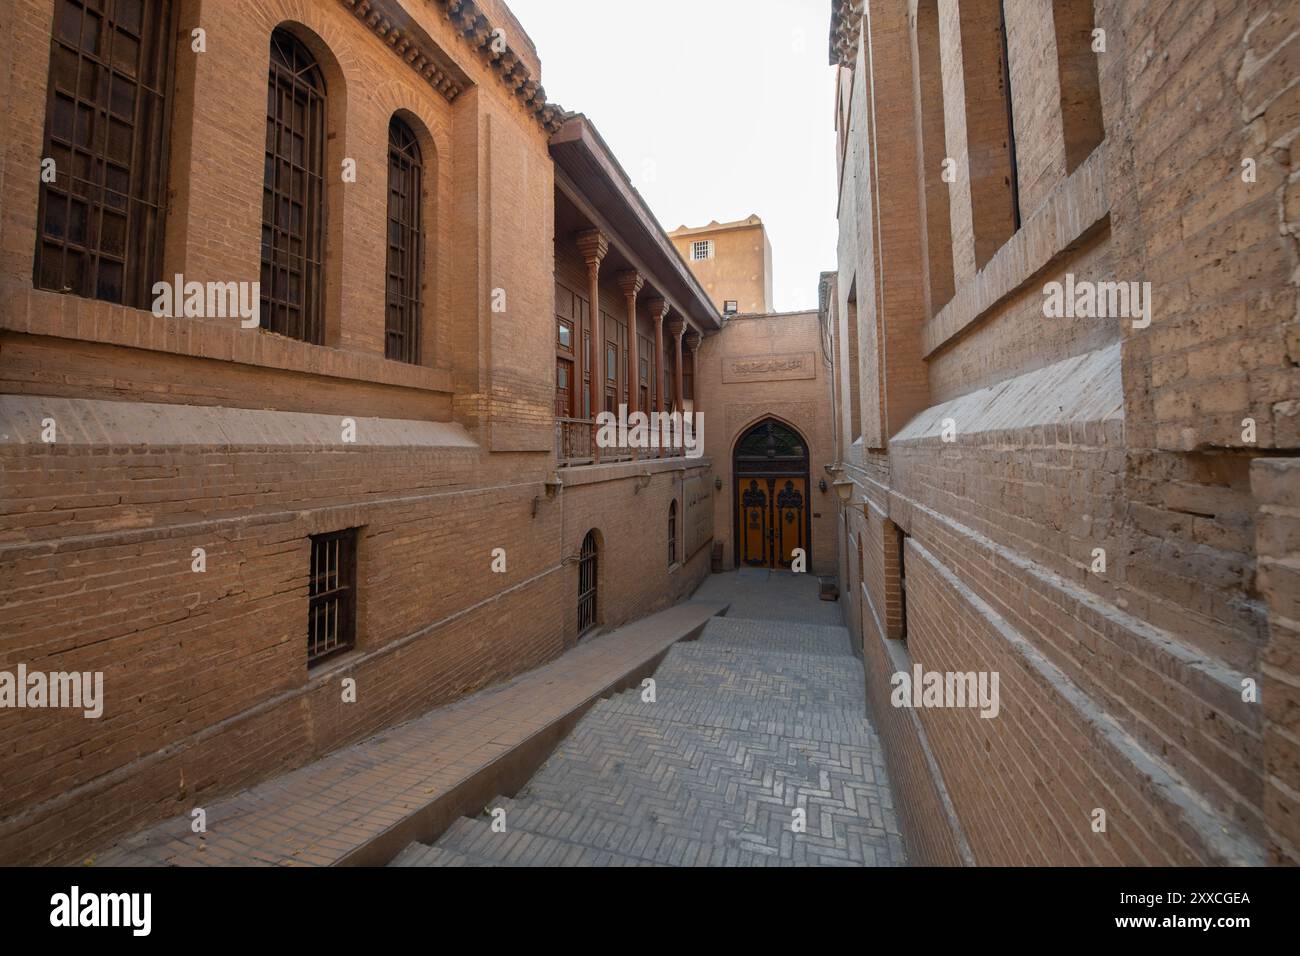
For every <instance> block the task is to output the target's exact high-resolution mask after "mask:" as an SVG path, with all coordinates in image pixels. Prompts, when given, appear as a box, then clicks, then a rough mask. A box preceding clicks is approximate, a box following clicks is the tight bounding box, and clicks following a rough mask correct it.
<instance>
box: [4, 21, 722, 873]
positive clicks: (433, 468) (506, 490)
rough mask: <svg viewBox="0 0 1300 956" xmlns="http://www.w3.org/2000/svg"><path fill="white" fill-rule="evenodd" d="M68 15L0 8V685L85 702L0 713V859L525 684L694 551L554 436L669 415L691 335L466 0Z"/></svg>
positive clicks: (681, 294)
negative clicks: (27, 676) (100, 693)
mask: <svg viewBox="0 0 1300 956" xmlns="http://www.w3.org/2000/svg"><path fill="white" fill-rule="evenodd" d="M98 7H99V5H91V4H82V3H79V2H76V0H33V2H27V3H21V4H5V5H4V6H3V10H0V63H2V64H4V68H3V70H0V108H3V111H4V113H5V116H6V131H5V137H4V142H3V155H2V156H0V195H2V196H3V207H2V208H3V212H2V214H0V286H2V288H0V393H3V394H0V469H2V476H0V482H2V485H3V487H2V489H0V516H2V517H0V633H2V635H3V640H2V641H0V671H5V672H9V673H13V672H14V671H15V670H16V669H17V668H18V666H19V665H23V666H25V667H26V668H27V669H29V670H31V671H38V670H39V671H62V672H72V671H78V672H83V671H84V672H102V674H103V675H104V707H103V713H102V716H101V717H99V718H98V719H85V718H83V716H82V715H81V713H80V712H74V711H70V710H66V709H64V710H59V709H43V710H23V711H19V710H12V709H6V710H3V711H0V781H3V785H0V860H3V861H4V862H7V863H13V862H48V861H67V860H69V859H76V858H77V854H80V853H83V852H85V851H86V850H88V849H90V848H93V847H95V846H98V845H102V844H103V843H105V842H106V841H108V840H110V839H111V838H113V837H114V836H115V835H117V834H119V833H121V832H124V831H125V830H128V829H131V828H133V827H137V826H140V825H143V824H145V823H148V822H150V821H153V820H157V819H161V818H163V817H166V816H169V815H172V814H175V813H177V812H179V810H178V808H180V809H181V810H183V809H185V808H188V807H190V806H194V805H199V804H201V802H202V801H204V800H206V799H208V798H209V797H212V796H214V795H216V794H220V793H228V792H230V791H231V790H233V789H238V788H240V787H242V786H245V785H247V784H249V783H251V782H253V781H256V780H258V779H261V778H263V777H266V776H267V775H268V774H270V773H272V772H274V771H282V770H284V769H287V768H290V767H293V766H296V765H299V764H302V763H304V762H306V761H308V760H311V759H312V758H314V757H317V756H319V755H321V754H323V753H326V752H328V751H331V750H334V749H336V748H338V747H340V746H341V745H343V744H345V743H348V742H351V741H355V740H358V739H360V738H362V737H365V736H367V735H369V734H372V733H374V732H375V731H377V730H379V729H381V728H384V727H386V726H388V725H390V724H393V723H394V722H397V721H399V720H402V719H404V718H406V717H410V716H413V715H416V714H419V713H422V712H423V711H426V710H428V709H429V708H431V707H433V706H435V705H438V704H442V703H446V702H449V701H452V700H454V699H457V698H459V697H461V696H463V695H465V694H467V693H469V692H471V691H473V690H475V689H477V688H480V687H483V686H485V685H488V684H491V683H494V682H499V681H501V680H503V679H505V678H507V677H509V676H511V675H513V674H517V673H520V672H522V671H524V670H527V669H529V668H531V667H535V666H537V665H538V664H540V663H542V662H544V661H547V660H548V659H551V658H554V657H555V656H556V655H558V654H560V653H561V652H562V651H563V650H565V649H566V648H568V647H571V646H572V645H573V644H574V643H575V642H576V641H577V640H578V638H579V636H581V635H583V634H590V633H593V632H595V631H598V630H601V629H605V628H610V627H613V626H615V625H617V624H619V623H621V622H624V621H628V620H631V619H633V618H636V617H639V616H641V615H644V614H646V613H648V612H650V611H652V610H654V609H656V608H659V607H663V606H665V605H667V604H670V603H672V602H674V601H676V600H678V599H679V598H681V597H682V596H684V595H687V594H689V593H690V592H691V591H692V590H693V589H694V587H695V586H696V585H697V584H698V582H699V581H700V579H701V577H702V575H704V574H705V573H707V570H708V566H709V562H710V554H711V549H710V547H709V546H708V545H709V541H708V539H707V536H705V537H704V538H701V537H700V536H699V534H698V533H697V532H692V534H689V535H688V534H687V529H688V528H695V529H699V528H705V529H707V528H710V527H711V525H712V511H711V509H712V500H711V498H709V497H706V496H701V495H700V494H699V489H700V488H704V487H708V488H709V489H710V495H711V494H712V476H711V472H710V464H709V461H708V459H707V458H702V457H695V458H687V457H684V456H683V455H682V454H681V453H680V449H679V450H678V453H677V454H676V455H675V456H670V455H669V454H668V453H667V450H665V451H664V453H663V454H662V455H660V454H659V453H657V452H656V454H655V457H654V458H653V460H650V459H648V458H646V457H645V454H644V453H642V455H641V459H640V460H636V461H634V460H632V452H631V451H630V450H629V449H626V448H611V449H601V448H599V447H596V448H593V442H592V435H593V428H592V425H591V410H592V407H593V405H594V407H596V408H600V407H603V406H604V404H605V403H606V402H611V401H612V402H613V404H614V405H617V404H619V403H629V402H630V403H631V404H632V406H633V407H634V408H638V407H639V408H641V409H643V410H649V409H650V408H652V407H656V408H666V407H668V406H672V407H674V408H677V409H678V410H684V409H685V408H686V407H687V406H688V404H689V405H690V407H695V406H696V405H698V403H697V402H696V401H695V400H694V397H693V392H694V386H693V381H692V379H693V376H692V370H693V365H692V354H693V352H694V350H695V349H697V348H698V346H699V343H700V341H701V339H702V338H703V337H704V336H705V335H707V334H710V333H713V332H715V331H716V330H717V329H718V328H719V326H720V323H721V316H720V314H719V312H718V310H717V309H716V308H714V306H713V305H712V304H711V303H710V301H709V299H708V297H707V295H706V294H705V292H704V290H703V289H702V288H701V287H700V285H699V284H698V282H696V280H695V279H694V278H693V276H692V275H691V273H690V271H689V270H688V269H687V268H686V266H685V264H684V263H683V262H682V261H681V259H680V257H679V256H678V255H677V253H676V252H675V250H674V249H673V246H672V244H671V243H670V242H669V241H668V239H667V237H666V236H665V235H664V234H663V232H662V231H661V230H660V229H659V228H658V226H657V225H655V220H654V218H653V216H652V215H651V214H650V213H649V211H648V210H647V209H646V208H645V206H644V204H643V203H642V202H641V200H640V198H639V196H637V195H636V193H635V191H634V190H633V189H632V188H631V186H630V185H629V184H628V181H627V177H626V175H625V174H624V173H623V171H622V169H621V167H620V166H619V165H618V163H617V161H616V160H614V158H613V157H612V156H611V155H610V154H609V152H608V150H607V149H606V148H605V146H604V144H603V143H602V142H601V140H600V137H599V136H598V135H597V134H596V133H595V131H594V129H593V128H592V127H591V126H590V124H589V123H587V122H586V121H585V120H584V119H583V118H582V117H580V116H569V115H567V114H565V113H564V111H562V110H561V109H560V108H558V107H557V106H555V105H554V104H550V103H548V102H547V100H546V97H545V93H544V92H543V91H542V88H541V85H540V82H541V79H540V65H539V61H538V57H537V53H536V51H535V50H534V49H533V47H532V44H531V41H530V40H529V39H528V36H527V34H526V33H525V32H524V31H523V29H522V27H521V26H520V25H519V24H518V23H517V22H516V21H515V20H514V18H513V17H512V15H511V14H510V12H509V10H508V9H507V8H506V7H505V5H504V4H503V3H500V2H498V0H479V2H469V0H430V2H423V0H420V2H408V0H402V2H398V0H329V2H325V0H321V2H302V0H269V2H267V0H258V2H253V0H229V2H226V0H222V2H209V0H203V2H198V0H175V2H163V0H151V2H146V3H143V4H138V5H132V4H127V3H118V4H117V5H116V6H114V7H113V9H112V10H110V11H108V17H107V18H105V17H103V16H101V14H100V13H99V12H98ZM137 8H138V9H137ZM195 31H201V32H195ZM268 91H269V95H268ZM47 159H49V160H53V163H52V164H46V163H43V160H47ZM47 167H48V169H49V171H50V173H51V175H49V176H48V177H47V176H45V172H46V170H47ZM174 276H182V277H183V279H180V280H177V281H179V282H180V283H181V288H180V290H178V291H177V292H176V293H175V300H179V301H180V302H181V303H182V306H183V307H182V308H181V309H175V308H174V305H175V301H174V299H173V295H172V293H170V292H169V293H167V294H166V295H165V296H163V297H162V302H163V306H164V307H163V308H161V309H159V308H155V306H156V305H157V303H156V302H155V299H156V298H157V294H156V293H155V292H154V283H155V282H159V281H165V282H172V280H173V277H174ZM259 280H260V283H261V285H260V296H259V294H257V293H254V294H253V295H252V296H251V298H252V301H253V303H255V304H258V305H259V306H260V308H259V310H258V311H257V313H256V315H255V318H254V320H253V321H252V322H251V323H248V325H249V326H250V327H245V323H244V322H242V321H241V319H240V318H239V317H230V316H235V314H236V313H235V304H236V303H237V302H238V301H239V300H238V296H237V294H234V293H233V290H235V289H236V287H237V285H238V284H239V283H252V282H256V281H259ZM188 283H202V284H204V285H202V286H195V287H194V288H196V289H198V290H199V291H198V292H196V293H195V295H194V296H193V297H192V298H191V296H190V295H189V292H190V288H189V287H188V286H187V285H185V284H188ZM208 283H220V284H222V285H220V286H219V287H217V291H216V292H215V293H214V292H213V291H211V289H210V288H209V286H208V285H207V284H208ZM225 283H231V285H230V286H229V289H230V290H232V296H233V297H232V298H230V299H229V304H230V309H229V311H217V310H216V308H215V305H214V304H213V303H214V302H215V303H216V304H220V305H225V304H227V300H226V299H225V297H224V296H225V293H224V291H223V290H225V289H226V288H227V287H226V286H225V285H224V284H225ZM244 288H249V287H248V286H246V287H244ZM593 302H598V303H599V308H598V309H593V308H592V307H591V304H592V303H593ZM185 303H189V306H188V307H187V306H185ZM168 307H171V312H172V314H170V315H169V314H167V311H168ZM240 315H243V313H240ZM259 322H260V326H259ZM629 322H631V325H632V327H633V329H634V333H635V334H632V335H629V334H628V328H629ZM579 343H582V344H581V345H580V344H579ZM593 343H595V345H593ZM596 356H598V359H597V358H596ZM633 379H636V380H637V382H638V384H639V388H637V387H633V388H631V389H629V383H630V382H632V380H633ZM575 386H577V387H575ZM349 680H350V681H353V682H355V698H356V702H355V703H344V702H341V701H342V700H343V697H342V693H341V689H342V688H344V687H345V683H346V682H347V681H349ZM178 801H180V802H179V803H178Z"/></svg>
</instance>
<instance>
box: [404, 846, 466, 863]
mask: <svg viewBox="0 0 1300 956" xmlns="http://www.w3.org/2000/svg"><path fill="white" fill-rule="evenodd" d="M466 862H467V857H465V856H464V855H462V854H460V853H456V852H454V851H452V850H445V849H443V848H442V847H438V846H430V845H429V844H427V843H412V844H411V845H410V846H408V847H407V848H406V849H405V850H403V851H402V852H401V853H399V854H397V856H396V857H394V858H393V859H392V861H390V862H389V864H388V865H389V866H465V865H466Z"/></svg>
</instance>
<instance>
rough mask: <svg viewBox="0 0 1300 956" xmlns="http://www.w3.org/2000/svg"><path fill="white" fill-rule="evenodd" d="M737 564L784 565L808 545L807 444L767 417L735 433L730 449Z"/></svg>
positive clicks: (757, 565) (751, 566)
mask: <svg viewBox="0 0 1300 956" xmlns="http://www.w3.org/2000/svg"><path fill="white" fill-rule="evenodd" d="M731 473H732V475H733V476H734V492H735V507H734V510H735V542H736V543H735V550H736V567H738V568H789V567H790V566H791V565H792V564H793V562H794V558H793V552H794V550H795V549H796V548H802V549H803V552H804V554H805V555H807V554H809V553H810V552H811V549H812V532H811V529H810V524H809V520H808V519H809V514H810V504H809V501H808V445H807V443H806V442H805V441H804V440H803V436H801V435H800V434H799V433H798V432H797V431H795V430H794V429H793V428H791V427H789V426H788V425H784V424H782V423H781V422H778V421H777V420H776V419H774V418H768V419H765V420H763V421H761V422H759V423H758V424H757V425H755V426H754V427H753V428H751V429H749V430H748V431H747V432H745V433H744V434H743V435H741V436H740V440H739V441H737V442H736V450H735V452H734V453H733V455H732V470H731Z"/></svg>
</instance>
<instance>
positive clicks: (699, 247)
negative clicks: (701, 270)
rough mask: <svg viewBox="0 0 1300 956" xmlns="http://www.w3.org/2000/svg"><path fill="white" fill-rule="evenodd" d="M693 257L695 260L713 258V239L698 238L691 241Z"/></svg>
mask: <svg viewBox="0 0 1300 956" xmlns="http://www.w3.org/2000/svg"><path fill="white" fill-rule="evenodd" d="M691 258H692V259H695V260H697V261H698V260H700V259H712V258H713V240H712V239H697V240H695V241H694V242H692V243H691Z"/></svg>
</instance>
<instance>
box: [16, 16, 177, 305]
mask: <svg viewBox="0 0 1300 956" xmlns="http://www.w3.org/2000/svg"><path fill="white" fill-rule="evenodd" d="M175 16H176V5H175V4H174V3H172V2H171V0H56V3H55V5H54V23H53V30H52V33H51V38H50V73H49V86H48V93H47V99H46V107H45V142H44V147H43V152H42V157H43V158H48V159H52V160H53V161H54V167H53V173H54V177H53V181H51V182H46V181H45V179H44V177H43V176H42V181H41V187H40V196H39V200H38V210H37V223H38V228H37V234H36V256H35V268H34V269H33V276H32V281H33V284H34V285H35V286H37V287H38V288H41V289H53V290H55V291H58V292H69V293H72V294H74V295H79V296H86V297H88V298H94V299H103V300H106V301H109V302H117V303H121V304H122V305H127V306H131V307H133V308H146V307H147V306H148V305H149V303H150V302H151V301H152V286H153V283H154V282H155V281H157V279H158V277H159V276H160V275H161V273H162V248H163V220H164V218H165V215H164V213H165V209H164V200H165V197H166V187H167V182H166V180H167V139H168V132H169V113H168V109H167V98H168V96H169V95H170V93H171V89H172V46H173V42H174V37H175Z"/></svg>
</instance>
